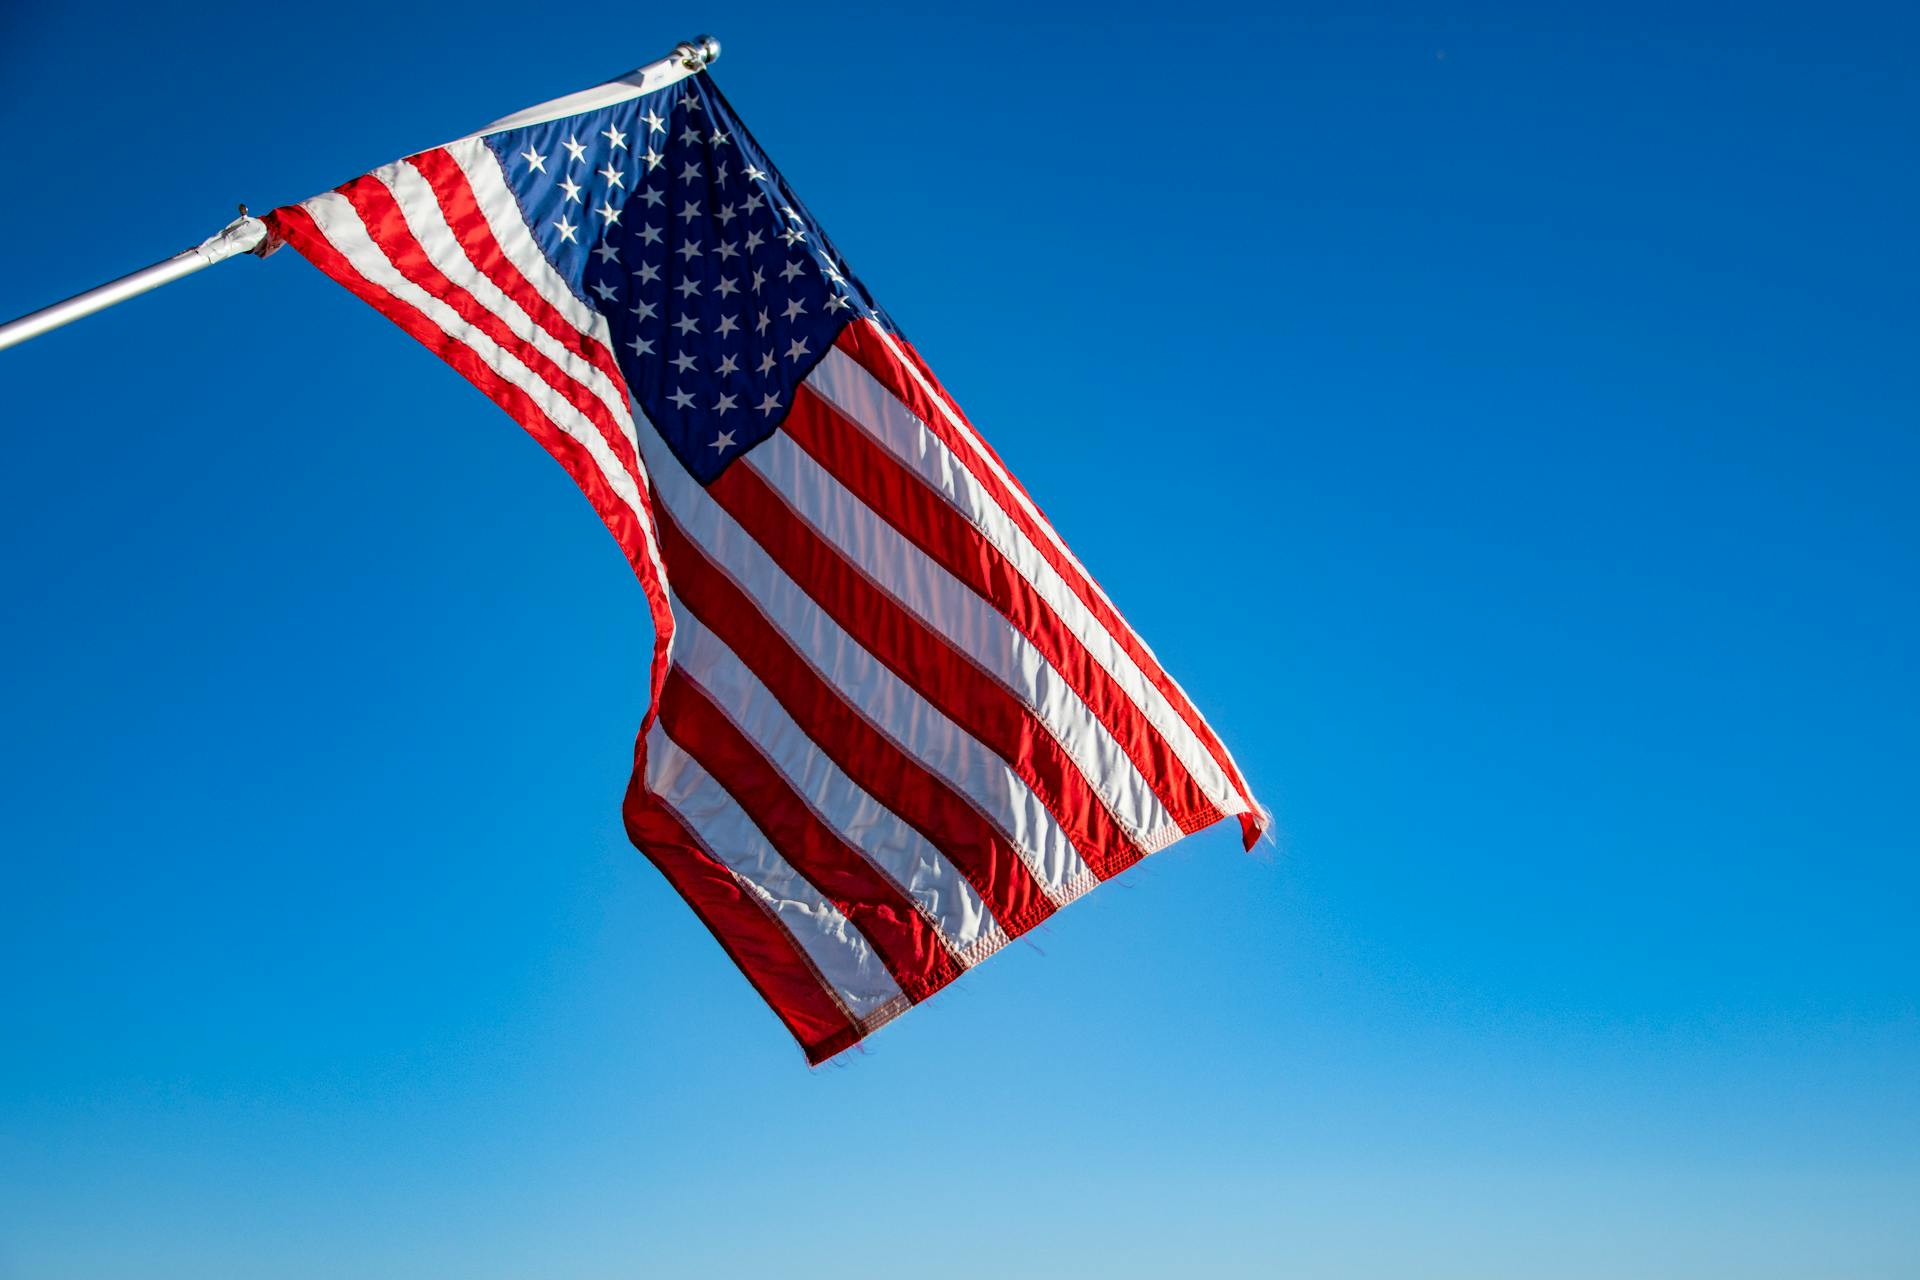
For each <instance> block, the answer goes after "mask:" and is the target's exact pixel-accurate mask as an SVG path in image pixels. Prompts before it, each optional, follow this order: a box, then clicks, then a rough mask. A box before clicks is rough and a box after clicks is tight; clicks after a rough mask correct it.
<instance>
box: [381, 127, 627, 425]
mask: <svg viewBox="0 0 1920 1280" xmlns="http://www.w3.org/2000/svg"><path fill="white" fill-rule="evenodd" d="M480 149H481V150H483V151H484V150H486V148H485V147H484V146H482V147H481V148H480ZM488 154H491V153H490V152H489V153H488ZM408 163H410V164H411V165H413V167H414V168H415V169H416V170H418V171H419V173H420V176H421V177H423V178H425V179H426V180H427V185H428V186H430V187H432V188H433V194H434V196H435V197H436V198H437V199H438V200H439V202H440V208H441V211H442V212H443V213H445V214H446V217H447V225H448V226H450V227H452V228H453V233H454V236H455V237H456V238H457V239H458V240H459V241H460V244H461V246H462V247H463V248H465V249H466V251H467V257H469V258H471V259H472V260H473V265H474V266H475V267H478V268H479V269H480V271H481V272H482V273H484V274H485V275H486V277H487V279H489V280H491V281H493V283H494V285H495V286H496V287H498V288H499V290H500V292H502V293H504V294H506V295H507V296H508V297H509V298H512V299H513V300H514V301H515V302H517V303H519V304H520V306H521V308H522V309H523V310H524V311H526V313H527V316H528V318H529V319H531V320H532V321H533V322H534V323H535V324H537V325H539V326H540V327H541V328H542V329H545V330H546V331H547V332H548V333H549V334H550V335H552V337H553V339H554V340H555V341H556V342H558V343H560V344H561V345H562V346H564V347H565V348H567V350H569V351H572V352H573V353H574V354H576V355H578V356H580V357H581V358H582V359H584V360H586V361H588V362H589V363H591V364H592V365H593V367H594V368H596V369H598V370H600V372H602V373H604V374H606V375H607V378H608V380H609V381H611V382H612V383H613V385H614V386H616V387H621V388H625V386H626V385H627V383H626V378H625V377H624V376H623V375H622V374H621V372H620V363H619V361H618V360H616V359H615V358H614V355H613V352H611V351H609V350H607V348H606V346H605V344H603V343H602V342H600V340H599V339H598V338H596V337H594V336H593V335H591V334H588V333H585V332H583V331H582V330H581V328H580V326H579V325H577V324H575V323H574V322H573V321H571V320H569V319H567V317H566V316H564V315H562V314H561V312H560V310H559V308H557V307H555V306H554V305H553V303H551V302H549V301H548V300H547V298H546V295H544V294H542V293H541V292H540V290H539V289H538V288H536V287H535V286H534V284H533V283H532V282H531V281H530V280H528V279H527V278H526V276H525V275H524V274H522V273H521V271H520V268H519V267H517V266H515V265H514V264H513V260H512V259H511V258H509V257H507V252H506V250H505V249H503V248H502V247H501V246H500V242H499V241H498V240H497V239H495V238H494V234H493V228H492V226H491V225H489V224H488V222H487V219H486V215H484V214H483V213H481V212H480V199H479V197H478V196H476V195H475V194H474V193H473V186H472V184H471V183H469V182H468V181H467V175H466V172H465V171H464V170H462V169H461V168H460V165H459V162H458V161H456V160H455V159H454V158H453V155H452V153H451V152H449V151H448V150H447V149H446V148H445V147H435V148H434V149H433V150H431V151H424V152H422V153H420V154H419V155H417V156H413V157H412V158H411V159H410V160H409V161H408ZM481 163H483V164H484V163H486V162H485V160H482V162H481ZM622 461H626V462H629V463H630V462H631V461H632V460H631V458H623V459H622Z"/></svg>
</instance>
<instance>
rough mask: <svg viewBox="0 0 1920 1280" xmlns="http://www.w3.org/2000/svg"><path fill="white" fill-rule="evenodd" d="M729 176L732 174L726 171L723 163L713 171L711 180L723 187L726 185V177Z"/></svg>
mask: <svg viewBox="0 0 1920 1280" xmlns="http://www.w3.org/2000/svg"><path fill="white" fill-rule="evenodd" d="M731 176H732V175H731V174H729V173H728V172H727V166H725V165H724V164H723V165H721V166H720V167H719V168H718V169H715V170H714V171H713V180H714V181H715V182H717V183H718V184H720V185H721V186H723V187H724V186H726V185H727V179H728V178H729V177H731Z"/></svg>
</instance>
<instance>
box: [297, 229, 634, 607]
mask: <svg viewBox="0 0 1920 1280" xmlns="http://www.w3.org/2000/svg"><path fill="white" fill-rule="evenodd" d="M300 207H301V208H303V209H305V210H306V211H307V212H308V213H309V214H310V215H311V216H312V217H313V221H314V225H315V226H317V227H319V229H320V233H321V234H322V235H324V236H325V237H326V238H327V241H328V243H330V244H331V245H332V246H333V247H334V248H335V249H336V250H338V251H339V252H340V254H341V255H342V256H344V257H345V258H346V260H347V261H348V262H349V263H350V264H351V265H352V266H353V269H354V270H355V271H358V272H359V273H360V274H361V276H363V277H364V278H365V279H366V280H367V281H368V283H370V284H372V285H374V286H376V287H378V288H381V289H384V290H386V291H387V292H388V293H390V294H392V295H393V296H394V297H395V298H396V299H397V300H399V301H401V302H404V303H406V304H407V305H408V306H410V307H412V308H414V309H415V310H416V311H418V312H420V313H421V314H422V315H423V316H425V317H426V318H427V319H428V320H430V321H432V322H433V324H434V325H436V326H437V327H438V328H439V329H440V330H441V331H442V332H443V333H445V334H446V335H447V336H448V337H449V338H452V339H453V340H454V341H455V342H458V343H460V344H461V345H463V346H466V347H468V348H470V349H471V350H472V351H473V353H474V354H475V355H476V356H478V357H479V358H480V360H481V362H482V363H484V364H485V365H486V366H487V368H489V369H491V370H492V371H493V372H494V373H496V374H498V375H499V376H500V377H501V378H503V379H504V380H505V381H507V382H509V383H511V384H512V385H513V386H516V387H518V388H519V389H520V390H521V391H524V392H525V393H526V394H527V396H528V398H529V399H531V400H532V401H533V403H534V406H535V407H536V408H538V409H539V410H540V412H541V413H543V414H545V415H546V417H547V418H548V419H549V420H550V421H551V422H552V423H553V424H554V426H556V427H558V428H559V429H560V430H561V431H563V432H565V433H566V434H567V435H568V436H569V437H571V438H572V439H573V440H574V441H576V442H577V443H579V444H580V445H581V446H582V447H584V448H585V449H586V451H587V452H588V454H589V455H590V456H591V457H592V458H593V461H594V464H595V465H596V466H597V467H599V469H600V473H601V475H602V477H603V478H604V479H605V480H606V482H607V484H608V486H609V487H611V488H612V490H613V492H614V494H615V495H616V496H617V497H618V498H619V499H620V501H621V502H622V503H623V504H625V505H626V507H627V508H628V509H629V510H631V511H632V512H633V513H634V514H635V515H636V516H638V517H639V518H640V521H641V524H642V526H643V527H645V528H647V530H648V537H649V538H651V536H652V534H651V526H650V524H649V522H648V519H647V513H646V510H645V502H644V500H643V499H642V498H641V496H640V491H639V489H638V488H637V487H636V485H635V483H634V478H633V476H632V475H631V474H630V473H629V472H628V471H627V469H626V468H625V467H624V466H622V465H621V464H620V460H619V459H618V458H616V457H614V456H613V451H612V450H611V449H609V448H608V447H607V442H606V440H605V439H604V438H603V437H602V436H601V435H600V432H599V429H598V428H596V427H595V426H594V425H593V423H591V422H589V421H588V420H587V419H586V418H585V417H584V416H583V415H582V414H581V413H580V411H579V410H577V409H575V408H574V407H573V406H572V405H571V404H569V403H568V402H567V399H566V397H564V396H562V395H561V394H560V393H559V392H558V391H555V390H554V389H553V388H552V387H550V386H548V385H547V383H546V382H545V381H544V380H543V379H541V378H539V377H538V376H536V375H535V374H534V373H533V371H532V370H530V369H528V368H527V367H526V366H525V365H524V364H522V363H520V361H519V360H518V359H517V358H516V357H515V356H514V355H513V354H512V353H511V352H509V351H505V350H503V349H502V348H501V347H500V346H499V344H497V343H495V342H494V340H493V339H492V338H490V337H488V336H487V335H486V334H485V333H482V332H481V331H480V330H478V329H476V328H474V327H473V326H472V325H470V324H468V323H467V322H466V321H465V320H463V319H462V318H461V317H460V314H459V313H458V312H456V311H455V310H454V309H453V308H452V307H450V306H448V305H447V304H446V303H445V302H442V301H441V300H440V299H438V298H436V297H434V296H432V295H431V294H429V293H427V292H426V291H425V290H424V289H422V288H420V287H419V286H418V285H416V284H414V283H413V282H412V281H411V280H408V279H407V278H406V277H405V276H404V275H402V274H400V271H399V269H398V268H396V267H395V266H394V265H393V263H392V262H390V261H388V259H387V256H386V254H385V253H383V252H381V250H380V246H379V245H377V244H375V243H374V242H373V240H372V238H371V237H370V236H369V235H368V234H367V229H366V226H365V224H364V223H362V222H361V221H360V215H359V214H358V213H356V212H355V211H354V208H353V206H352V205H351V204H349V203H348V202H347V198H346V197H345V196H342V195H339V194H336V193H333V192H329V193H328V194H326V195H323V196H315V197H314V198H313V199H311V200H308V201H306V202H304V203H303V204H302V205H301V206H300ZM648 434H649V435H652V434H653V433H652V432H649V433H648ZM661 581H662V583H664V582H665V581H666V578H665V574H664V572H663V573H662V575H661Z"/></svg>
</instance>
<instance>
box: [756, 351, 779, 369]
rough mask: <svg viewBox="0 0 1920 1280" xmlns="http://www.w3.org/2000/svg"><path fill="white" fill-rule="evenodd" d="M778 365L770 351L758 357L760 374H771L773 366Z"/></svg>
mask: <svg viewBox="0 0 1920 1280" xmlns="http://www.w3.org/2000/svg"><path fill="white" fill-rule="evenodd" d="M779 363H780V362H779V361H778V360H775V359H774V358H773V352H771V351H769V352H767V353H766V354H765V355H763V356H761V357H760V372H761V373H772V372H773V366H775V365H776V364H779Z"/></svg>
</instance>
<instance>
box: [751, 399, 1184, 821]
mask: <svg viewBox="0 0 1920 1280" xmlns="http://www.w3.org/2000/svg"><path fill="white" fill-rule="evenodd" d="M742 465H745V466H748V467H750V468H751V469H752V470H754V471H755V472H757V473H758V474H759V475H760V476H761V477H762V478H764V479H765V480H766V481H767V483H768V485H770V486H771V487H772V488H773V489H774V491H775V492H777V493H779V494H780V496H781V497H782V498H784V499H785V500H786V502H787V505H788V506H789V507H792V508H793V510H794V511H795V512H796V513H797V514H798V515H799V516H800V518H801V519H802V520H804V521H806V523H807V524H809V525H811V526H812V527H813V528H814V529H815V530H816V531H818V532H819V533H820V534H821V535H822V536H823V537H825V538H826V540H827V541H829V542H831V543H832V544H833V545H834V546H836V547H838V548H840V550H841V551H842V552H843V553H844V554H845V555H846V557H847V558H848V560H849V561H851V562H852V563H854V564H856V565H859V566H860V568H861V571H862V573H863V574H864V575H865V576H866V577H867V578H868V579H869V580H870V581H872V582H873V583H874V585H876V586H878V587H879V588H880V589H881V590H882V591H885V592H886V593H887V594H888V595H890V596H892V597H893V598H894V599H895V600H897V601H899V602H900V603H901V604H902V605H904V606H906V608H907V609H908V610H909V611H910V612H912V613H914V614H916V615H918V616H919V617H920V618H921V620H922V621H924V622H926V623H927V624H928V625H929V626H930V627H931V628H932V629H933V630H934V632H935V633H936V634H938V635H940V636H943V637H945V638H946V639H947V640H948V641H950V642H951V643H952V644H953V645H954V647H955V648H957V649H959V650H960V652H961V653H963V654H965V655H966V656H967V657H968V658H970V659H971V660H972V661H973V664H974V665H975V666H977V667H979V668H980V669H981V670H982V671H984V672H985V673H986V674H987V675H989V676H991V677H992V678H993V679H995V680H997V681H998V682H999V683H1000V684H1001V685H1002V686H1003V687H1004V688H1005V689H1006V690H1007V691H1008V694H1009V696H1011V697H1014V698H1017V699H1018V700H1019V701H1020V702H1021V703H1022V704H1024V705H1025V706H1026V707H1027V709H1028V710H1029V711H1031V712H1032V713H1033V714H1034V716H1035V717H1036V718H1037V719H1038V720H1039V721H1040V723H1041V724H1043V725H1045V726H1046V729H1047V732H1048V733H1050V734H1051V735H1052V736H1053V738H1054V740H1055V741H1056V742H1058V743H1059V744H1060V746H1061V747H1062V748H1063V749H1064V750H1065V751H1066V753H1067V755H1068V757H1069V758H1071V759H1072V760H1073V762H1074V765H1075V766H1076V767H1077V768H1078V769H1079V771H1080V773H1081V774H1082V775H1083V776H1084V777H1085V779H1086V781H1087V783H1088V784H1089V785H1090V786H1091V787H1092V789H1093V790H1094V792H1095V793H1096V794H1097V795H1099V796H1100V798H1101V800H1102V801H1103V802H1104V803H1105V804H1106V806H1107V809H1108V811H1109V812H1111V813H1112V815H1113V817H1114V818H1115V820H1116V821H1118V823H1119V824H1120V826H1121V827H1122V828H1124V829H1125V830H1126V831H1127V832H1128V834H1129V835H1131V836H1132V838H1133V841H1134V843H1135V844H1137V845H1141V846H1143V847H1144V846H1148V845H1151V846H1153V847H1156V848H1157V847H1159V845H1162V844H1165V843H1167V842H1168V841H1169V840H1172V839H1174V838H1177V837H1178V835H1179V834H1180V830H1179V824H1178V823H1176V822H1175V821H1174V820H1173V817H1172V815H1171V814H1169V813H1168V812H1167V810H1166V808H1165V806H1163V805H1162V804H1161V803H1160V799H1159V797H1158V796H1156V795H1155V794H1154V791H1153V784H1152V783H1150V782H1149V781H1148V780H1147V779H1146V778H1145V777H1144V776H1142V775H1141V773H1140V771H1139V769H1138V768H1136V767H1135V766H1134V763H1133V761H1132V759H1131V758H1129V757H1128V755H1127V753H1126V752H1125V750H1123V749H1122V748H1121V746H1120V744H1119V742H1118V741H1116V740H1115V739H1114V737H1113V734H1112V733H1110V732H1109V731H1108V730H1107V727H1106V726H1105V725H1104V724H1102V723H1101V722H1100V718H1099V717H1098V716H1096V715H1094V714H1093V712H1092V711H1091V710H1089V709H1088V708H1087V705H1086V703H1084V702H1082V701H1081V700H1080V696H1079V695H1078V694H1077V693H1075V692H1074V690H1073V686H1072V685H1070V684H1069V683H1068V682H1067V681H1066V680H1065V678H1063V677H1062V676H1061V674H1060V673H1059V672H1058V671H1056V670H1055V669H1054V668H1053V666H1052V665H1051V664H1050V663H1048V661H1047V659H1046V656H1045V655H1044V654H1042V653H1041V652H1040V650H1039V649H1037V648H1035V647H1034V645H1033V642H1032V641H1030V640H1028V639H1027V637H1026V636H1025V635H1023V634H1022V633H1021V632H1020V629H1019V628H1018V627H1016V626H1014V625H1013V623H1011V622H1009V621H1008V620H1007V618H1006V617H1005V616H1004V615H1003V614H1001V612H1000V611H999V610H998V609H996V608H994V607H993V605H991V604H990V603H988V602H987V601H986V600H984V599H982V598H981V597H980V596H979V595H978V594H977V593H975V592H974V590H973V589H972V588H971V587H969V586H967V585H966V584H965V583H963V582H961V581H960V580H959V579H957V578H955V577H954V576H953V575H952V574H950V573H948V572H947V570H946V569H945V568H943V567H942V566H941V565H940V564H938V563H937V562H935V561H934V560H933V559H932V558H931V557H929V556H928V555H927V554H926V553H925V552H924V551H922V550H920V548H919V547H917V546H915V545H914V544H913V543H912V542H910V541H909V540H908V539H907V538H906V537H905V536H904V535H903V534H901V533H900V531H899V530H897V529H895V528H894V527H893V526H892V525H891V524H889V523H887V521H886V520H884V519H882V518H881V517H880V516H879V515H878V514H876V513H875V512H874V510H873V508H871V507H869V506H868V505H867V504H866V503H864V502H862V501H861V500H860V499H859V497H857V496H856V495H855V494H853V493H851V492H849V491H848V490H847V489H846V487H845V486H843V485H842V484H841V483H840V482H839V481H838V480H836V479H835V478H834V477H833V476H832V475H831V474H830V473H829V472H828V471H827V470H826V468H824V467H822V466H821V465H820V464H819V462H817V461H815V460H814V458H813V457H812V456H811V455H809V454H808V453H807V451H806V450H804V449H802V448H801V447H800V446H799V445H797V444H795V443H794V442H793V439H792V438H791V437H789V436H787V435H785V434H776V435H775V436H773V438H771V439H770V440H768V441H766V443H764V444H762V445H760V446H759V447H758V448H756V449H754V450H753V452H751V453H749V454H747V455H746V457H745V458H743V459H742Z"/></svg>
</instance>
